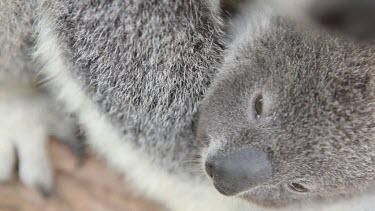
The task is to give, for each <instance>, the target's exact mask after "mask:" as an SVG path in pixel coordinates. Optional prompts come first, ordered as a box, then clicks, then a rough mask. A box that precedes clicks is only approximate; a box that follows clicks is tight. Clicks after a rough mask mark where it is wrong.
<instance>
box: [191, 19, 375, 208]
mask: <svg viewBox="0 0 375 211" xmlns="http://www.w3.org/2000/svg"><path fill="white" fill-rule="evenodd" d="M264 18H269V20H270V25H269V26H268V27H266V28H264V29H263V31H262V32H261V33H259V34H258V37H257V38H253V39H251V40H250V41H248V42H247V43H244V42H237V43H236V42H234V44H232V45H231V46H230V47H229V49H228V51H227V54H226V60H225V62H224V64H223V67H222V68H221V70H220V74H219V76H218V77H217V79H216V80H215V83H214V84H213V85H212V86H211V89H210V92H209V94H208V95H207V96H206V98H205V100H204V103H203V105H202V108H201V110H200V113H201V115H200V122H199V127H198V128H199V132H198V138H199V139H200V141H201V142H202V143H204V144H205V145H206V147H208V148H209V149H210V148H214V149H215V150H213V151H212V150H211V151H210V150H209V154H208V158H210V157H212V156H215V155H217V154H222V155H226V154H229V153H233V152H236V151H238V150H241V149H243V148H256V149H260V150H262V151H264V152H267V153H268V156H269V159H270V160H271V161H272V166H273V177H272V179H270V180H269V181H267V182H265V183H263V184H261V185H258V186H257V187H256V188H252V189H250V190H248V191H247V192H244V193H243V194H242V196H243V197H245V198H246V199H248V200H250V201H253V202H256V203H259V204H262V205H265V206H284V205H288V204H292V203H295V202H301V201H315V200H332V199H334V198H337V197H339V196H340V197H342V196H346V195H351V194H355V193H358V192H361V191H366V190H368V189H371V188H373V187H374V184H375V181H374V179H375V168H374V167H373V166H374V164H375V160H374V156H375V142H374V139H375V127H374V126H375V125H374V122H375V119H374V117H375V107H374V104H375V98H374V97H375V92H374V90H375V87H374V82H375V48H374V44H373V43H356V42H354V41H352V40H350V39H346V38H341V37H339V36H335V35H330V34H328V33H325V32H322V31H319V30H318V31H316V30H308V31H305V30H301V29H300V28H299V27H298V26H297V24H295V23H293V21H291V20H289V19H287V18H283V17H279V16H275V15H271V16H269V17H264ZM245 25H246V24H245ZM250 27H252V26H250ZM234 36H235V37H234V40H236V39H238V37H241V36H240V35H238V34H236V33H234ZM236 37H237V38H236ZM258 95H262V96H263V101H264V108H263V109H264V112H263V115H262V116H261V117H260V118H259V119H256V118H255V111H254V100H255V98H256V97H257V96H258ZM214 181H215V180H214ZM292 182H297V183H300V184H303V185H304V186H305V187H307V188H308V189H310V192H308V193H296V192H293V191H291V190H290V188H288V184H290V183H292Z"/></svg>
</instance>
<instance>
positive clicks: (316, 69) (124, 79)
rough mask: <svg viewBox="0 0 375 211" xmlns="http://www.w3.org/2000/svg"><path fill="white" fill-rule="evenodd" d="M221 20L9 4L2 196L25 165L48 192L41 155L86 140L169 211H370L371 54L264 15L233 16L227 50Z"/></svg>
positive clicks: (65, 4)
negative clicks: (57, 143) (51, 141)
mask: <svg viewBox="0 0 375 211" xmlns="http://www.w3.org/2000/svg"><path fill="white" fill-rule="evenodd" d="M218 5H219V4H218V2H215V1H213V0H212V1H209V2H206V1H204V0H197V1H189V0H187V1H184V0H165V1H156V0H140V1H131V0H126V1H123V0H112V1H104V0H103V1H102V0H87V1H73V0H49V1H46V0H30V1H21V0H13V1H6V0H0V24H1V25H0V30H1V31H0V46H1V48H0V79H1V84H0V85H1V86H0V112H1V115H2V120H1V122H0V124H1V125H0V143H1V144H0V153H1V154H0V158H1V159H0V178H1V180H2V181H5V180H7V179H9V178H10V176H11V173H12V168H13V166H14V165H13V164H14V162H15V154H17V155H18V157H19V161H20V178H21V180H22V181H23V182H24V183H25V184H27V185H31V186H37V187H40V188H41V189H42V190H46V192H48V191H50V190H51V189H52V187H53V185H52V184H53V179H52V173H51V172H50V169H49V163H48V156H47V155H46V154H47V153H46V150H45V144H46V140H47V138H48V136H50V135H55V136H59V137H61V139H70V140H73V142H76V141H77V140H76V139H77V137H76V136H75V135H74V132H73V131H75V128H76V126H75V125H77V124H79V125H80V126H81V127H82V129H83V130H84V132H85V136H86V138H87V145H88V146H89V147H90V148H91V149H92V150H93V151H95V152H96V153H98V154H99V155H101V156H102V157H104V158H105V159H106V160H107V161H108V163H109V164H110V165H112V166H113V167H115V168H116V169H118V170H119V171H120V172H124V173H126V175H127V179H128V180H129V181H130V182H131V183H132V184H133V185H134V186H135V187H137V188H138V190H140V191H142V193H143V194H145V195H146V196H148V197H150V198H151V199H154V200H156V201H158V202H161V203H163V204H164V205H165V206H166V207H167V209H169V210H173V211H182V210H185V211H188V210H202V211H203V210H204V211H206V210H215V211H221V210H223V211H225V210H236V211H239V210H263V209H271V208H265V207H271V206H272V207H281V206H284V207H287V208H285V209H287V210H290V209H296V210H300V209H301V207H300V206H303V209H304V210H307V208H310V206H311V207H316V206H318V205H319V204H320V203H315V202H316V201H317V200H322V201H334V200H336V199H338V198H342V197H341V196H342V195H344V196H345V197H346V196H348V195H350V194H352V195H355V196H356V197H354V198H352V197H350V200H349V199H348V200H346V201H342V200H340V201H339V202H338V203H334V202H332V203H327V205H324V207H323V208H324V209H326V210H332V209H334V208H336V209H340V210H342V209H344V208H345V209H347V210H351V209H354V208H355V209H358V208H371V207H372V203H371V201H372V200H373V198H374V197H373V195H371V194H370V193H368V194H367V192H365V191H371V186H372V183H373V182H372V180H373V178H374V175H373V174H374V171H373V169H372V168H371V166H372V162H373V155H372V153H371V152H372V151H373V147H374V146H373V145H372V143H371V140H372V138H373V137H372V134H373V133H372V130H374V127H373V125H372V118H373V115H371V114H372V107H371V105H372V102H373V99H374V98H373V95H372V89H373V88H372V85H373V81H372V80H373V77H372V67H373V63H372V59H371V58H372V57H373V55H374V52H373V50H372V49H373V48H372V45H370V44H362V43H355V42H353V41H350V40H347V39H345V38H340V37H338V36H333V35H332V36H331V35H328V34H326V33H324V32H321V31H315V30H312V32H307V31H305V29H304V30H302V29H300V28H299V27H297V26H296V24H294V23H293V21H292V20H289V19H288V18H286V17H284V16H282V15H277V14H278V13H276V12H274V11H273V9H272V7H271V6H268V3H265V2H261V1H251V2H246V4H245V6H243V7H241V8H240V9H238V11H237V12H236V15H235V17H233V19H232V20H230V22H231V24H228V25H227V26H228V27H229V28H228V30H227V33H229V34H230V37H229V39H228V38H227V37H226V35H225V34H224V32H223V30H222V28H223V25H224V24H223V21H222V20H221V19H220V17H219V15H218V13H219V12H220V11H219V10H218ZM214 7H215V8H214ZM229 42H230V43H229ZM217 72H219V74H218V75H217V77H216V73H217ZM214 78H215V80H214ZM212 82H213V84H212V85H211V83H212ZM209 87H211V88H210V91H208V92H207V94H206V90H207V89H208V88H209ZM204 96H205V99H204V100H203V103H202V106H201V107H200V108H199V113H198V106H199V105H200V102H201V100H202V99H203V97H204ZM67 114H73V115H74V116H75V117H76V121H77V122H75V121H73V120H74V119H73V120H72V118H67V116H69V115H67ZM197 119H199V121H198V124H197V121H196V120H197ZM15 152H17V153H15ZM202 163H203V165H202ZM202 166H203V168H202ZM205 172H206V173H207V175H208V179H207V176H206V173H205ZM212 183H213V184H214V185H212ZM215 188H216V189H217V190H218V191H216V190H215ZM219 192H220V193H222V194H224V195H227V196H232V197H227V196H223V195H222V194H220V193H219ZM339 196H340V197H339ZM310 201H311V202H312V203H311V205H310V204H309V206H307V205H306V203H309V202H310ZM259 205H261V206H259ZM323 208H322V209H323ZM311 209H312V210H314V209H315V208H311Z"/></svg>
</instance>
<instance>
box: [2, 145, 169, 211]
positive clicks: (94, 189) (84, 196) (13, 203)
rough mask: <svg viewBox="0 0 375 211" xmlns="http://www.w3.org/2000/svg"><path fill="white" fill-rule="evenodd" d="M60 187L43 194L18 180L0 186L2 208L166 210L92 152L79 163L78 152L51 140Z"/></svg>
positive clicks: (38, 210) (29, 210) (22, 210)
mask: <svg viewBox="0 0 375 211" xmlns="http://www.w3.org/2000/svg"><path fill="white" fill-rule="evenodd" d="M50 149H51V150H50V152H51V156H52V162H53V166H54V168H55V179H56V190H55V192H54V194H53V196H51V197H49V198H45V197H43V196H42V195H41V194H39V193H38V192H37V191H36V190H31V189H28V188H25V187H24V186H22V185H21V184H19V183H18V182H16V181H13V182H10V183H8V184H3V185H1V186H0V211H42V210H43V211H120V210H121V211H162V210H163V209H161V208H160V206H158V205H156V204H155V203H152V202H150V201H148V200H146V199H143V198H142V197H140V196H136V195H135V194H133V193H132V191H131V189H130V188H129V187H126V184H125V182H124V179H123V178H122V176H121V175H119V174H117V173H115V172H113V171H112V170H110V169H108V168H107V167H106V165H105V163H104V162H102V161H100V160H98V159H96V158H94V157H93V156H89V158H88V159H87V160H85V162H84V163H83V165H81V166H77V161H76V160H75V158H74V156H73V155H72V154H71V153H70V152H69V151H68V150H67V149H66V148H65V147H64V146H61V145H59V144H57V143H56V142H52V143H51V144H50Z"/></svg>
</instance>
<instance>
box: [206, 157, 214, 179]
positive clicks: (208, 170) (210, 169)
mask: <svg viewBox="0 0 375 211" xmlns="http://www.w3.org/2000/svg"><path fill="white" fill-rule="evenodd" d="M204 167H205V169H206V173H207V174H208V176H209V177H211V178H212V177H213V169H214V166H213V164H212V163H211V162H210V161H206V163H205V165H204Z"/></svg>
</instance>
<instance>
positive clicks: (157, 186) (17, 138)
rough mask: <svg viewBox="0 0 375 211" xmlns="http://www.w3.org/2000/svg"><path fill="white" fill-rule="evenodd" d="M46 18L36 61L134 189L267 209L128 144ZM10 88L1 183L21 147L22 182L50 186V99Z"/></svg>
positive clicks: (356, 202) (180, 206)
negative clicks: (73, 68)
mask: <svg viewBox="0 0 375 211" xmlns="http://www.w3.org/2000/svg"><path fill="white" fill-rule="evenodd" d="M41 1H42V0H41ZM41 14H42V17H40V21H39V22H38V33H39V35H38V36H39V37H38V42H37V52H36V58H37V59H38V61H39V62H41V63H42V64H44V66H43V67H44V68H43V69H42V70H41V71H42V72H43V73H44V74H46V75H47V76H48V78H49V79H51V81H50V84H49V85H50V87H51V89H52V91H53V92H54V94H56V96H57V97H58V99H59V100H60V101H61V102H62V103H63V104H64V105H65V106H66V107H67V109H68V110H69V111H70V112H74V113H77V114H78V116H79V120H80V122H81V124H82V125H83V126H84V129H85V130H86V132H87V138H88V141H89V144H90V146H91V147H92V148H93V149H94V150H95V151H96V152H98V153H99V154H100V155H102V156H103V157H104V158H106V159H107V160H108V162H109V163H110V164H111V165H112V166H114V167H115V168H117V169H118V170H119V171H121V172H124V173H126V175H127V176H128V179H129V181H130V182H132V183H133V184H134V186H136V187H137V188H139V189H141V190H142V192H143V193H144V194H145V195H146V196H148V197H150V198H152V199H155V200H157V201H159V202H162V203H163V204H165V205H166V206H167V207H168V208H169V209H170V210H171V211H193V210H194V211H211V210H212V211H241V210H265V209H262V208H259V207H257V206H255V205H251V204H249V203H247V202H244V201H241V200H239V199H236V198H228V197H224V196H221V195H220V194H219V193H217V191H216V190H215V189H214V188H213V187H212V186H210V185H207V184H204V183H201V182H199V181H195V180H194V179H189V178H179V177H177V176H175V175H171V174H168V173H166V172H165V171H163V170H161V169H160V168H158V167H156V166H154V165H153V164H152V163H151V162H150V159H148V157H147V155H145V154H142V153H140V152H138V151H137V150H136V148H135V147H134V146H133V145H132V144H131V143H130V142H127V141H126V139H127V137H126V136H123V135H122V134H121V133H120V132H119V131H118V130H117V129H116V128H114V127H113V126H112V125H111V123H110V121H109V120H108V119H106V117H105V116H104V115H102V114H101V113H100V112H99V110H98V109H97V107H96V106H95V104H94V103H93V102H92V101H90V99H89V98H88V97H87V95H86V94H85V92H84V91H83V89H82V88H81V87H80V86H79V85H78V84H77V83H76V82H75V80H74V78H73V77H72V76H71V75H70V71H69V68H70V66H69V64H68V62H67V61H66V60H65V58H64V57H63V56H62V53H61V49H62V48H61V47H60V46H59V42H58V40H57V38H56V35H55V33H54V27H53V24H52V23H53V21H51V20H52V19H51V17H50V16H49V15H48V13H46V12H44V13H41ZM265 23H266V22H265ZM245 34H246V33H245ZM4 90H6V92H1V91H0V117H1V118H0V140H1V142H0V161H1V165H0V179H6V178H8V177H9V176H10V174H11V168H12V167H13V164H14V149H17V151H18V152H19V153H20V162H21V163H20V167H21V179H22V180H23V181H24V182H25V183H26V184H30V185H35V184H42V185H46V186H48V185H49V184H51V178H52V177H51V172H50V168H49V163H48V159H47V154H46V150H45V144H46V140H47V134H48V132H49V129H48V128H47V127H46V125H48V123H49V121H51V119H49V115H47V114H46V111H48V109H47V108H48V106H47V104H46V102H47V101H46V100H45V98H43V97H41V96H40V95H38V94H35V93H33V92H19V90H17V91H14V92H13V91H12V90H16V89H12V88H9V87H8V88H7V89H4ZM9 90H10V91H12V92H8V91H9ZM23 91H25V90H23ZM4 93H5V94H4ZM374 199H375V198H374V196H373V195H368V196H364V197H361V198H357V199H352V200H347V201H345V202H340V203H336V204H334V205H332V206H327V207H324V209H323V208H319V209H321V210H340V211H341V210H356V211H357V210H358V211H359V210H366V208H367V210H373V209H372V208H373V203H372V201H374ZM286 210H301V209H300V208H298V209H297V208H294V209H292V208H290V209H286ZM303 210H307V209H303ZM310 210H316V207H315V208H314V209H310Z"/></svg>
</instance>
